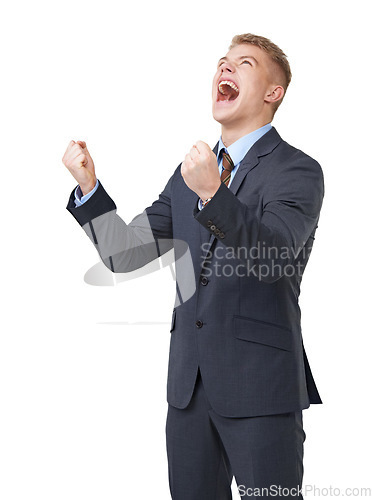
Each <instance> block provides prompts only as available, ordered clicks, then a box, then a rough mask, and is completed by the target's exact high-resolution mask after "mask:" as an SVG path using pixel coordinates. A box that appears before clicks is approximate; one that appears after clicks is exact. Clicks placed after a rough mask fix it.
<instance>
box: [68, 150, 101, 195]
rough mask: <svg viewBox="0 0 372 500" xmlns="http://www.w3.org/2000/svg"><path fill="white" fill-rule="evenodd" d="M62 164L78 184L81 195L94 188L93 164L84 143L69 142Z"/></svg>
mask: <svg viewBox="0 0 372 500" xmlns="http://www.w3.org/2000/svg"><path fill="white" fill-rule="evenodd" d="M62 163H63V164H64V165H65V166H66V167H67V169H68V170H69V171H70V173H71V174H72V175H73V177H74V178H75V179H76V181H77V182H78V183H79V185H80V189H81V191H82V193H83V195H85V194H87V193H89V191H91V190H92V189H93V188H94V186H95V185H96V182H97V178H96V174H95V171H94V163H93V160H92V157H91V156H90V154H89V151H88V149H87V145H86V143H85V142H84V141H76V142H75V141H70V143H69V145H68V146H67V149H66V152H65V154H64V155H63V158H62Z"/></svg>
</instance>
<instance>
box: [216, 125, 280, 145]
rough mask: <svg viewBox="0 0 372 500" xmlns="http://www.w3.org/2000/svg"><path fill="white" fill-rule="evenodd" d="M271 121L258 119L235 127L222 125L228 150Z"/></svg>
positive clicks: (223, 136)
mask: <svg viewBox="0 0 372 500" xmlns="http://www.w3.org/2000/svg"><path fill="white" fill-rule="evenodd" d="M270 121H271V120H269V119H258V120H255V121H253V122H250V123H246V124H245V125H244V126H241V125H239V126H236V125H235V126H234V125H228V124H224V125H223V124H221V138H222V142H223V143H224V145H225V146H226V147H227V148H228V147H229V146H230V145H231V144H233V143H234V142H235V141H237V140H238V139H240V138H241V137H243V136H245V135H247V134H250V133H251V132H254V131H255V130H257V129H259V128H261V127H263V126H264V125H267V124H268V123H270Z"/></svg>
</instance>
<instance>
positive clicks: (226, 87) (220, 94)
mask: <svg viewBox="0 0 372 500" xmlns="http://www.w3.org/2000/svg"><path fill="white" fill-rule="evenodd" d="M238 95H239V89H238V87H237V86H236V85H235V83H234V82H231V81H230V80H222V81H221V82H220V83H219V84H218V90H217V102H218V101H235V99H236V98H237V97H238Z"/></svg>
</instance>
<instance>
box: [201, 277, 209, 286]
mask: <svg viewBox="0 0 372 500" xmlns="http://www.w3.org/2000/svg"><path fill="white" fill-rule="evenodd" d="M200 282H201V284H202V285H204V286H206V285H208V283H209V279H208V278H207V277H206V276H202V277H201V278H200Z"/></svg>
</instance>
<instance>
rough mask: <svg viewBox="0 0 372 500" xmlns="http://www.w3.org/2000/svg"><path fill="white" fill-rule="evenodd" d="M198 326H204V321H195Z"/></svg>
mask: <svg viewBox="0 0 372 500" xmlns="http://www.w3.org/2000/svg"><path fill="white" fill-rule="evenodd" d="M195 324H196V326H197V328H201V327H202V326H203V322H202V321H200V319H198V321H197V322H196V323H195Z"/></svg>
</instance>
